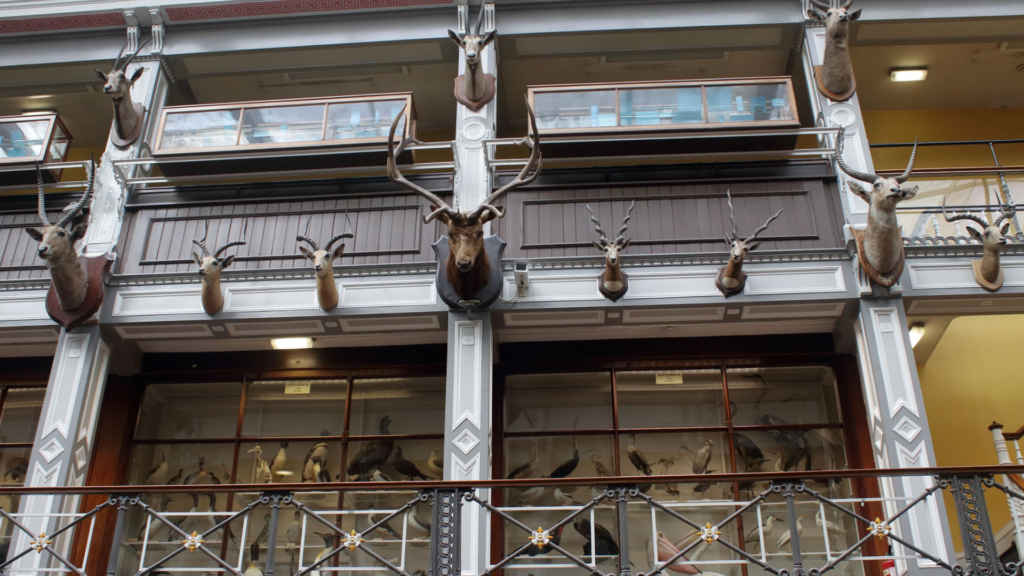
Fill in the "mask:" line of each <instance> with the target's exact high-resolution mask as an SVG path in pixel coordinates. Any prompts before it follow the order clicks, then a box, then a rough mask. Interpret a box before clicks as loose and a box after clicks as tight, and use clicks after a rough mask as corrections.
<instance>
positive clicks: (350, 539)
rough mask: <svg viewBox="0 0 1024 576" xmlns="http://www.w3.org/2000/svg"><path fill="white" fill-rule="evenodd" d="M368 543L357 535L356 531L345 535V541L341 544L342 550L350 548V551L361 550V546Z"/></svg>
mask: <svg viewBox="0 0 1024 576" xmlns="http://www.w3.org/2000/svg"><path fill="white" fill-rule="evenodd" d="M363 542H366V539H364V538H362V537H361V535H360V534H358V533H356V531H355V530H353V531H352V532H350V533H348V534H345V540H344V541H343V542H342V543H341V547H342V548H348V549H349V550H355V549H356V548H359V545H360V544H362V543H363Z"/></svg>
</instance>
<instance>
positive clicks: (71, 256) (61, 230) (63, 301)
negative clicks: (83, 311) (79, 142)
mask: <svg viewBox="0 0 1024 576" xmlns="http://www.w3.org/2000/svg"><path fill="white" fill-rule="evenodd" d="M86 172H88V180H87V182H88V183H87V184H86V187H85V192H83V193H82V197H81V198H79V199H78V201H77V202H75V203H73V204H71V205H69V206H68V207H67V208H65V209H64V215H63V216H62V217H61V219H60V220H59V221H58V222H57V223H56V224H53V223H51V222H50V221H49V220H48V219H47V218H46V200H45V198H44V197H43V175H42V173H41V172H40V171H39V163H38V162H37V163H36V182H37V183H38V186H39V198H38V202H37V210H38V212H39V220H40V221H41V222H42V224H43V228H42V230H36V229H35V228H26V229H25V233H26V234H28V235H29V236H31V237H32V239H33V240H35V241H37V242H39V248H38V249H37V252H38V254H39V257H40V258H42V259H43V260H44V261H45V262H46V267H47V268H49V269H50V277H51V278H52V279H53V288H54V291H55V292H56V293H57V300H58V301H59V302H60V307H61V308H63V309H65V310H74V309H76V308H78V307H79V306H81V304H82V302H83V301H84V300H85V296H86V291H87V289H88V285H89V281H88V278H87V277H86V275H85V270H83V269H82V266H81V265H80V264H79V263H78V254H77V253H76V252H75V242H77V241H78V240H81V239H82V238H84V237H85V231H86V229H87V228H88V224H86V223H84V222H83V223H81V224H79V225H78V226H75V227H74V228H72V229H71V230H68V228H67V227H68V224H70V223H71V221H72V220H74V219H75V217H76V216H78V215H79V214H81V213H82V210H83V209H84V208H85V207H86V206H88V205H89V202H90V201H91V200H92V191H93V184H94V183H95V181H96V164H95V162H93V160H92V159H90V160H89V165H88V166H87V167H86Z"/></svg>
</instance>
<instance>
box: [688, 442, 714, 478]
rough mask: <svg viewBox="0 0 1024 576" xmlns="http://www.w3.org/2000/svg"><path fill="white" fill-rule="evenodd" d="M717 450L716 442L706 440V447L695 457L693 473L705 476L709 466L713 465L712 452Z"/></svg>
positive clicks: (702, 447)
mask: <svg viewBox="0 0 1024 576" xmlns="http://www.w3.org/2000/svg"><path fill="white" fill-rule="evenodd" d="M714 448H715V441H714V440H710V439H708V440H705V441H704V445H703V446H701V448H700V450H698V451H697V453H696V454H695V455H694V456H693V473H694V474H704V473H706V472H707V471H708V464H710V463H711V452H712V450H714Z"/></svg>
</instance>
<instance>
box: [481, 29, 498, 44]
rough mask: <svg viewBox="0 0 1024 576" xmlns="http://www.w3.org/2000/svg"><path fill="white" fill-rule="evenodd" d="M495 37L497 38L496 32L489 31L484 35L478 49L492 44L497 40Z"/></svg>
mask: <svg viewBox="0 0 1024 576" xmlns="http://www.w3.org/2000/svg"><path fill="white" fill-rule="evenodd" d="M497 37H498V31H497V30H491V31H490V32H488V33H487V34H484V37H483V41H482V42H481V43H480V47H481V48H483V47H484V46H487V45H488V44H490V43H491V42H494V39H495V38H497Z"/></svg>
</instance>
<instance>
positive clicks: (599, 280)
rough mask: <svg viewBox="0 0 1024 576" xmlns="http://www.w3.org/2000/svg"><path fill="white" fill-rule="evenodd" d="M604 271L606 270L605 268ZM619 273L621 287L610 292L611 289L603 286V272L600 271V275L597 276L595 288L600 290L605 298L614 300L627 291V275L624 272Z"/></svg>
mask: <svg viewBox="0 0 1024 576" xmlns="http://www.w3.org/2000/svg"><path fill="white" fill-rule="evenodd" d="M605 272H607V270H606V271H605ZM620 273H621V274H622V289H621V290H619V291H618V292H612V291H611V290H609V289H607V288H605V287H604V274H605V273H604V272H601V275H600V276H598V277H597V289H598V290H599V291H600V292H601V294H603V295H604V297H605V298H607V299H609V300H611V301H612V302H615V301H616V300H618V299H619V298H622V296H623V295H625V294H626V292H627V291H629V276H627V275H626V273H625V272H620Z"/></svg>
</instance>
